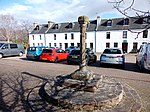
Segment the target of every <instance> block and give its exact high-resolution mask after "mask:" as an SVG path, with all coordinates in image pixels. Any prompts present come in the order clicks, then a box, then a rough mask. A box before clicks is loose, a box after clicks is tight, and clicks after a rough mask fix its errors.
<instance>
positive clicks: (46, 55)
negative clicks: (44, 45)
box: [40, 48, 69, 62]
mask: <svg viewBox="0 0 150 112" xmlns="http://www.w3.org/2000/svg"><path fill="white" fill-rule="evenodd" d="M68 55H69V53H67V52H65V51H64V50H62V49H61V48H48V49H43V51H42V54H41V55H40V60H48V61H51V62H58V61H61V60H67V58H68Z"/></svg>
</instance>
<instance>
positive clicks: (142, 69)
mask: <svg viewBox="0 0 150 112" xmlns="http://www.w3.org/2000/svg"><path fill="white" fill-rule="evenodd" d="M139 68H140V72H143V71H144V68H143V66H142V64H141V63H140V64H139Z"/></svg>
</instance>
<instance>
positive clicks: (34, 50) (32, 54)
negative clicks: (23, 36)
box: [26, 46, 48, 60]
mask: <svg viewBox="0 0 150 112" xmlns="http://www.w3.org/2000/svg"><path fill="white" fill-rule="evenodd" d="M44 48H48V47H47V46H33V47H29V48H28V49H27V54H26V58H27V59H28V60H39V57H40V55H41V53H42V51H43V49H44Z"/></svg>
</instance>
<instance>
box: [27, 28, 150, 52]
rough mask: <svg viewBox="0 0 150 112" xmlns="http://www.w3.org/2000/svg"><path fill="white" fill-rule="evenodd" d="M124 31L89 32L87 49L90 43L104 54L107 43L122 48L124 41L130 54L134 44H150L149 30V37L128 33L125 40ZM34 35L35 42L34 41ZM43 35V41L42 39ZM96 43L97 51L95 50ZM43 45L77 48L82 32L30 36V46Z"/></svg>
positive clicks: (149, 33)
mask: <svg viewBox="0 0 150 112" xmlns="http://www.w3.org/2000/svg"><path fill="white" fill-rule="evenodd" d="M123 31H126V30H115V31H97V32H96V33H95V31H93V32H87V38H86V43H87V47H90V43H93V51H96V52H103V50H104V49H105V48H106V43H110V47H114V43H118V47H119V48H122V43H123V41H124V40H126V41H127V43H128V48H127V49H128V50H127V52H130V51H131V50H132V48H133V43H134V42H137V43H138V44H137V45H138V48H139V47H140V45H141V44H142V43H143V42H150V30H148V37H147V38H143V33H140V34H139V35H138V38H136V37H137V33H132V32H130V31H127V38H123ZM134 31H135V32H139V31H141V30H134ZM106 32H110V39H106ZM54 34H56V40H54ZM65 34H67V39H65ZM71 34H74V39H71ZM33 35H34V40H33ZM40 35H41V39H40ZM95 42H96V49H95ZM33 43H35V45H34V46H38V45H41V43H43V45H44V46H49V43H51V46H54V43H56V44H57V47H60V46H59V45H60V43H62V49H65V45H64V44H65V43H68V46H71V43H74V46H77V43H80V32H69V33H51V34H30V35H29V44H30V46H33Z"/></svg>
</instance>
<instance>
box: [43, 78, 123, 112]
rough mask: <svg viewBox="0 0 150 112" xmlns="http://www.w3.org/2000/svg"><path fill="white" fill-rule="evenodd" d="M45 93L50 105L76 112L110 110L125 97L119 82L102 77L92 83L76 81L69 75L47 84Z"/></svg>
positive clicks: (94, 79)
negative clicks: (82, 111)
mask: <svg viewBox="0 0 150 112" xmlns="http://www.w3.org/2000/svg"><path fill="white" fill-rule="evenodd" d="M89 88H90V89H89ZM94 88H96V89H94ZM44 91H45V94H46V96H47V97H48V102H49V103H51V104H53V105H55V106H56V105H57V106H58V105H59V106H60V107H61V108H64V109H71V110H74V111H79V110H84V111H87V110H105V109H109V108H112V107H114V106H116V105H118V104H119V103H120V102H121V101H122V99H123V96H124V91H123V87H122V85H121V84H120V83H119V82H116V81H115V80H114V79H109V78H107V77H104V78H102V76H101V75H99V76H96V77H95V78H93V80H91V81H90V82H88V81H79V80H75V79H72V78H71V76H67V75H66V76H63V77H60V76H59V77H57V78H56V79H55V80H54V81H52V82H51V83H46V84H45V85H44Z"/></svg>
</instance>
